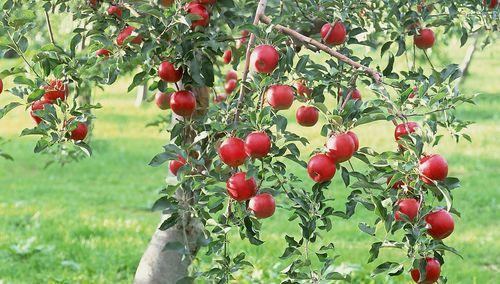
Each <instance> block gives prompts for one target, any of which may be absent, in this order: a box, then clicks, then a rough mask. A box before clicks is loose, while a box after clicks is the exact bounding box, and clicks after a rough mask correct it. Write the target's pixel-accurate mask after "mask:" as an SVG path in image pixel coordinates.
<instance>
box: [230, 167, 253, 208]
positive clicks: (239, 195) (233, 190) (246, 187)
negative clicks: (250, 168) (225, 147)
mask: <svg viewBox="0 0 500 284" xmlns="http://www.w3.org/2000/svg"><path fill="white" fill-rule="evenodd" d="M226 189H227V193H228V194H229V196H230V197H231V198H232V199H234V200H236V201H238V202H241V201H245V200H248V199H250V198H251V197H253V196H254V195H255V194H256V193H257V182H255V179H254V178H253V177H250V178H249V179H247V178H246V173H245V172H238V173H235V174H234V175H232V176H231V177H230V178H229V179H228V180H227V182H226Z"/></svg>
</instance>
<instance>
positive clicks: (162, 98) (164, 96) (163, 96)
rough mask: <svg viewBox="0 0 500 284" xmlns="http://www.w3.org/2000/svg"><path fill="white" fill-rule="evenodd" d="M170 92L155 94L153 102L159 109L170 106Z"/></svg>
mask: <svg viewBox="0 0 500 284" xmlns="http://www.w3.org/2000/svg"><path fill="white" fill-rule="evenodd" d="M171 96H172V93H163V92H158V93H156V95H155V103H156V105H157V106H158V108H159V109H163V110H165V109H169V108H170V97H171Z"/></svg>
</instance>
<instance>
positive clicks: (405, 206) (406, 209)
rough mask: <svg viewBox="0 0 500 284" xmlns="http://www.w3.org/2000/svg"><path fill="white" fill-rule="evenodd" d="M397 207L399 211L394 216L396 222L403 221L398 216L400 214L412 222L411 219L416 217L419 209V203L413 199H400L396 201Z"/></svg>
mask: <svg viewBox="0 0 500 284" xmlns="http://www.w3.org/2000/svg"><path fill="white" fill-rule="evenodd" d="M397 205H398V207H399V209H398V210H397V211H396V213H395V214H394V218H395V219H396V221H403V217H402V216H401V215H400V214H401V213H402V214H405V215H406V216H408V219H409V220H410V221H413V219H415V217H416V216H417V214H418V208H419V207H420V203H419V202H418V200H416V199H414V198H404V199H401V200H399V201H398V203H397Z"/></svg>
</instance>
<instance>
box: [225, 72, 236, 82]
mask: <svg viewBox="0 0 500 284" xmlns="http://www.w3.org/2000/svg"><path fill="white" fill-rule="evenodd" d="M229 80H238V73H236V71H234V70H229V71H227V74H226V82H227V81H229Z"/></svg>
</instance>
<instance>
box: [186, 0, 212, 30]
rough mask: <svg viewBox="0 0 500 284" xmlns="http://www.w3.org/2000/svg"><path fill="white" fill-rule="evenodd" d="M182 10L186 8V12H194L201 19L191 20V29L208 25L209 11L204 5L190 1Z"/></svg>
mask: <svg viewBox="0 0 500 284" xmlns="http://www.w3.org/2000/svg"><path fill="white" fill-rule="evenodd" d="M184 10H186V12H187V13H188V14H194V15H198V16H200V17H201V19H199V20H195V21H192V22H191V29H194V28H196V27H198V26H201V27H206V26H208V23H209V22H210V13H209V12H208V10H207V8H205V6H203V5H201V4H198V3H196V2H190V3H188V4H187V5H186V6H185V7H184Z"/></svg>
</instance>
